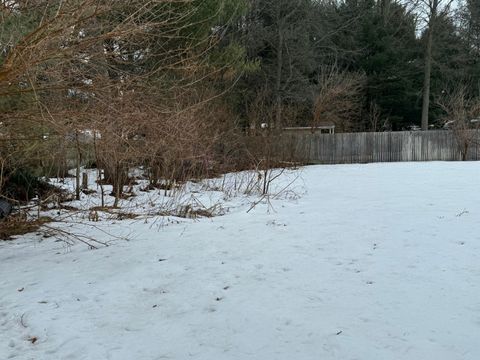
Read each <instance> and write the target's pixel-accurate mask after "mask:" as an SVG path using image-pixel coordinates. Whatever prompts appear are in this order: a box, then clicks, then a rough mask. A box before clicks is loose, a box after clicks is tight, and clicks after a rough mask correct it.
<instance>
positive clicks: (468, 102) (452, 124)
mask: <svg viewBox="0 0 480 360" xmlns="http://www.w3.org/2000/svg"><path fill="white" fill-rule="evenodd" d="M438 104H439V106H440V107H441V108H442V109H443V111H444V112H445V116H444V122H445V124H446V127H448V128H450V129H452V131H453V133H454V136H455V139H456V140H457V144H458V146H459V149H460V152H461V154H462V160H464V161H465V160H467V156H468V151H469V149H470V147H471V146H472V145H478V140H479V137H478V129H479V128H480V98H478V97H473V96H470V95H469V94H468V91H467V86H466V85H464V84H462V85H458V86H457V87H456V88H455V89H453V91H452V92H451V93H449V94H445V95H444V96H443V98H442V99H440V100H439V101H438ZM475 130H477V131H475Z"/></svg>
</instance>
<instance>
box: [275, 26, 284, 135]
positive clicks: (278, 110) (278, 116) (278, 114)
mask: <svg viewBox="0 0 480 360" xmlns="http://www.w3.org/2000/svg"><path fill="white" fill-rule="evenodd" d="M282 68H283V33H282V27H281V26H279V29H278V49H277V78H276V79H275V80H276V81H275V124H274V127H275V128H278V129H280V128H281V126H282V94H281V90H282Z"/></svg>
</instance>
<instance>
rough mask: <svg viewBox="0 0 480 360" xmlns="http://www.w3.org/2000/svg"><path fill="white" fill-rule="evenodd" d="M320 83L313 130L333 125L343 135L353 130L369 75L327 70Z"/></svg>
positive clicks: (321, 74)
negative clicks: (323, 124)
mask: <svg viewBox="0 0 480 360" xmlns="http://www.w3.org/2000/svg"><path fill="white" fill-rule="evenodd" d="M317 83H318V85H317V87H318V90H317V92H316V94H315V102H314V116H313V120H312V124H311V126H312V127H315V126H318V125H321V124H322V123H333V124H335V126H336V128H337V129H338V130H340V131H351V130H353V129H354V128H355V126H356V123H357V120H358V117H359V114H360V110H361V108H362V100H363V96H362V92H363V88H364V84H365V75H363V74H360V73H352V72H348V71H345V70H341V69H339V68H338V67H336V66H331V67H323V68H322V69H321V71H320V75H319V76H318V79H317Z"/></svg>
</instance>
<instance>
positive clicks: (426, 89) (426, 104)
mask: <svg viewBox="0 0 480 360" xmlns="http://www.w3.org/2000/svg"><path fill="white" fill-rule="evenodd" d="M437 8H438V0H433V2H432V7H431V8H430V14H429V16H430V18H429V21H428V29H427V47H426V49H425V74H424V79H423V103H422V130H423V131H427V130H428V114H429V110H430V80H431V74H432V46H433V33H434V24H435V19H436V17H437Z"/></svg>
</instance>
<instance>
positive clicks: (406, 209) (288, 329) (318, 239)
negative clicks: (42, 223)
mask: <svg viewBox="0 0 480 360" xmlns="http://www.w3.org/2000/svg"><path fill="white" fill-rule="evenodd" d="M291 175H292V174H291V173H290V174H289V175H288V176H290V177H291ZM479 175H480V164H479V163H466V162H464V163H399V164H371V165H349V166H315V167H307V168H304V169H303V170H302V171H301V180H300V181H297V183H295V185H294V188H293V190H292V191H290V190H289V191H287V192H285V193H284V194H283V196H281V197H279V198H277V199H272V200H271V204H270V205H271V206H270V205H268V204H265V203H260V204H258V205H257V206H256V207H255V208H253V209H252V210H251V211H250V212H248V213H247V211H248V210H249V209H250V206H251V198H249V197H247V196H243V197H242V196H239V197H236V198H233V199H229V200H228V201H229V203H226V204H225V208H226V207H229V208H230V210H229V211H228V212H226V211H225V213H224V215H223V216H218V217H214V218H202V219H196V220H193V219H178V218H174V217H169V218H166V217H160V216H158V218H157V219H155V218H141V217H140V218H134V219H126V220H121V221H119V220H113V219H104V220H103V221H100V222H99V223H98V224H99V225H98V228H97V227H92V226H90V227H88V229H87V228H86V227H85V231H86V232H88V234H89V235H90V236H93V237H95V238H97V239H100V240H105V237H107V235H106V234H105V233H104V232H102V230H103V231H107V232H108V233H111V234H116V235H118V236H122V234H123V235H130V236H129V237H130V240H129V241H125V240H120V239H117V240H115V241H113V243H112V244H111V246H109V247H100V248H99V249H98V250H94V251H92V250H88V248H87V247H86V246H84V245H83V244H80V243H76V244H75V245H73V246H66V245H65V243H62V242H55V241H54V239H53V238H46V239H44V238H41V237H40V236H37V235H35V234H30V235H26V236H23V237H21V238H19V239H17V240H15V241H9V242H2V243H0V359H35V360H55V359H72V360H78V359H88V360H102V359H112V360H153V359H179V360H180V359H182V360H183V359H196V360H214V359H216V360H221V359H225V360H227V359H228V360H229V359H232V360H234V359H258V360H283V359H285V360H287V359H288V360H293V359H295V360H307V359H312V360H314V359H315V360H319V359H321V360H329V359H332V360H333V359H338V360H348V359H351V360H353V359H360V360H376V359H378V360H391V359H405V360H407V359H408V360H414V359H432V360H443V359H444V360H457V359H458V360H477V359H479V358H480V345H479V340H480V202H479V191H478V188H479V179H480V177H479ZM288 176H287V177H288ZM282 181H284V182H288V181H289V180H282ZM212 194H213V195H211V198H212V197H214V198H215V199H214V200H213V202H214V203H216V202H217V201H219V200H221V199H222V196H223V195H222V194H221V193H212ZM197 196H200V195H198V194H197ZM132 201H134V200H132ZM202 201H203V200H202ZM152 206H153V205H152ZM132 209H133V210H135V206H132ZM133 210H132V211H133ZM160 218H161V219H160ZM158 224H162V225H161V226H157V225H158ZM72 226H74V227H75V226H76V227H79V226H80V227H81V226H82V225H81V224H80V225H78V224H76V225H72Z"/></svg>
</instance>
